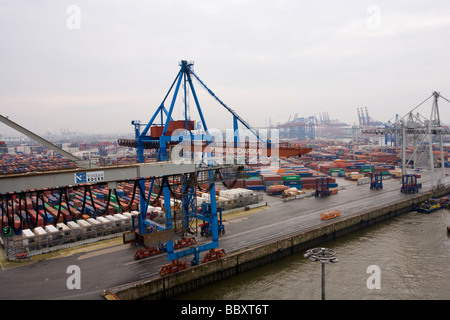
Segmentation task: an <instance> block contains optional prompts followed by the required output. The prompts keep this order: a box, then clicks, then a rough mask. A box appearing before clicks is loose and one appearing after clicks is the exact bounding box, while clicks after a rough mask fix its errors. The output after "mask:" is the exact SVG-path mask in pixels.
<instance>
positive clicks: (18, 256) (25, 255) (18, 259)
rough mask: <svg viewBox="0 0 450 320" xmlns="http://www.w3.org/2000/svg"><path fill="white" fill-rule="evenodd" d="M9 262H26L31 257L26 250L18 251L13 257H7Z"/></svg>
mask: <svg viewBox="0 0 450 320" xmlns="http://www.w3.org/2000/svg"><path fill="white" fill-rule="evenodd" d="M8 261H9V262H28V261H31V258H30V257H29V256H28V252H24V253H18V254H16V255H15V256H14V257H12V258H9V257H8Z"/></svg>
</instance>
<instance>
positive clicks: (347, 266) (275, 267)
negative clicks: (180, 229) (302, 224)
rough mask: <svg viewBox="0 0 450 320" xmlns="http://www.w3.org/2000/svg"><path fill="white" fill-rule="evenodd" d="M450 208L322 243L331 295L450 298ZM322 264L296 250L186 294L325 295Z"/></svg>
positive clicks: (207, 296)
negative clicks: (329, 255)
mask: <svg viewBox="0 0 450 320" xmlns="http://www.w3.org/2000/svg"><path fill="white" fill-rule="evenodd" d="M447 225H450V210H448V209H442V210H439V211H435V212H433V213H431V214H423V213H418V212H416V211H412V212H409V213H406V214H404V215H401V216H398V217H395V218H393V219H390V220H387V221H384V222H382V223H379V224H377V225H374V226H371V227H368V228H366V229H363V230H360V231H357V232H354V233H351V234H349V235H347V236H344V237H342V238H339V239H336V240H333V241H330V242H328V243H324V244H323V245H322V246H323V247H326V248H330V249H333V250H335V251H336V256H337V257H338V258H339V262H338V263H334V264H331V263H330V264H326V265H325V299H327V300H411V299H415V300H447V299H450V281H449V279H448V276H449V271H450V235H449V234H448V232H447ZM321 277H322V275H321V265H320V263H319V262H312V261H310V260H308V259H306V258H305V257H304V256H303V254H296V255H293V256H290V257H288V258H286V259H283V260H281V261H278V262H275V263H271V264H268V265H265V266H263V267H259V268H257V269H254V270H251V271H249V272H245V273H242V274H239V275H237V276H234V277H231V278H229V279H226V280H223V281H220V282H218V283H215V284H213V285H210V286H208V287H205V288H202V289H199V290H196V291H194V292H192V293H190V294H186V295H183V296H180V297H178V299H180V300H184V299H188V300H211V299H213V300H319V299H321Z"/></svg>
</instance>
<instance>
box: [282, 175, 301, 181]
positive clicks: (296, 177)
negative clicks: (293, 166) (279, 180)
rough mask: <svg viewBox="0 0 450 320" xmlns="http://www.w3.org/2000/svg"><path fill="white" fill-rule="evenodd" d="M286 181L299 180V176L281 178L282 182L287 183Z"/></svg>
mask: <svg viewBox="0 0 450 320" xmlns="http://www.w3.org/2000/svg"><path fill="white" fill-rule="evenodd" d="M287 180H300V176H297V175H295V176H283V181H287Z"/></svg>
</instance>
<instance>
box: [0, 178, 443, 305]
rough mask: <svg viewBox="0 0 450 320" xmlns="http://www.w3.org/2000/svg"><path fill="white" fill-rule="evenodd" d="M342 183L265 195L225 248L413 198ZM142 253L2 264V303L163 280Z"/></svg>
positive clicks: (103, 248) (98, 250) (234, 223)
mask: <svg viewBox="0 0 450 320" xmlns="http://www.w3.org/2000/svg"><path fill="white" fill-rule="evenodd" d="M337 182H338V184H339V186H340V187H342V188H343V189H341V190H339V193H338V194H337V195H332V196H329V197H325V198H315V197H309V198H305V199H297V200H292V201H287V202H283V201H282V200H281V199H280V198H278V197H270V196H266V195H265V200H266V201H267V202H268V206H267V207H262V208H258V209H252V210H250V211H243V212H238V213H231V214H226V215H224V217H223V219H225V220H226V222H225V223H224V224H225V229H226V233H225V234H224V235H220V236H219V247H220V248H223V249H225V251H226V252H227V253H231V252H234V251H238V250H242V249H245V248H248V247H252V246H254V245H258V244H262V243H264V242H268V241H271V240H274V239H276V238H279V237H282V236H284V235H288V234H291V233H296V232H298V231H300V230H303V229H308V228H311V227H314V226H318V225H320V224H324V223H326V222H323V221H321V220H320V217H319V216H320V213H323V212H326V211H329V210H334V209H339V210H341V213H342V216H346V215H350V214H353V213H357V212H360V211H364V210H366V209H370V208H372V207H374V206H379V205H387V204H389V203H392V202H395V201H398V200H401V199H404V198H407V197H410V195H407V194H402V193H401V192H400V182H399V180H394V179H393V180H386V181H384V187H383V189H382V190H370V188H369V185H362V186H356V183H355V182H350V181H346V180H344V179H340V178H338V179H337ZM419 182H422V184H423V188H422V189H421V190H420V192H426V191H428V190H429V188H430V183H429V182H428V181H427V176H426V174H425V175H424V174H423V173H422V179H420V180H419ZM448 182H449V181H448V178H447V180H446V183H448ZM196 239H197V241H198V243H199V244H201V243H206V242H209V241H210V239H209V238H205V237H201V236H200V235H198V236H197V237H196ZM136 249H137V247H135V246H132V245H124V244H122V239H121V238H117V239H113V240H108V241H105V242H102V243H96V244H94V245H90V246H86V247H82V248H75V249H71V250H69V249H67V250H61V252H57V253H54V254H47V255H42V256H36V257H33V259H32V261H31V262H29V263H17V262H16V263H12V262H5V260H0V261H2V264H1V269H0V299H1V300H8V299H13V300H22V299H27V300H28V299H31V300H36V299H38V300H47V299H49V300H74V299H76V300H80V299H81V300H102V299H104V297H103V290H105V289H108V288H112V287H117V286H121V285H127V284H130V283H132V282H136V281H140V280H146V279H151V278H154V277H157V276H159V269H160V268H161V266H162V265H164V264H166V263H168V262H169V261H168V260H167V256H166V255H165V254H160V255H156V256H151V257H148V258H145V259H142V260H134V258H133V254H134V252H135V251H136ZM201 257H202V255H201ZM191 259H192V256H191V257H186V258H185V260H186V261H190V260H191ZM70 266H78V267H79V273H75V274H74V273H72V272H71V271H70V269H69V268H70ZM76 274H79V275H80V277H79V282H78V283H79V284H80V288H79V289H78V288H71V287H72V286H71V284H73V283H76V282H73V281H72V278H73V277H74V276H75V275H76ZM68 282H69V284H68Z"/></svg>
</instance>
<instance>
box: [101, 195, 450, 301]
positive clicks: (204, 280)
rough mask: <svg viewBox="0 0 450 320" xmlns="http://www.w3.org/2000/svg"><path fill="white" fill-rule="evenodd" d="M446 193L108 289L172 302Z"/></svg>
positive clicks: (124, 295) (125, 295) (402, 202)
mask: <svg viewBox="0 0 450 320" xmlns="http://www.w3.org/2000/svg"><path fill="white" fill-rule="evenodd" d="M449 193H450V186H446V187H444V188H442V189H439V190H435V191H428V192H424V193H421V194H418V195H411V196H410V197H408V198H407V199H403V200H399V201H396V202H394V203H390V204H386V205H382V206H376V207H374V208H372V209H370V210H365V211H362V212H359V213H355V214H352V215H350V216H343V217H339V218H336V219H333V220H329V221H327V222H321V223H320V225H318V226H316V227H311V228H308V229H306V230H301V231H299V232H297V233H295V234H289V235H284V236H282V237H280V238H278V239H276V240H273V241H271V242H267V243H264V244H260V245H258V246H253V247H250V248H246V249H243V250H240V251H237V252H232V253H229V254H227V255H226V256H225V257H224V258H222V259H220V260H215V261H210V262H208V263H202V264H200V265H198V266H193V267H189V268H187V269H185V270H182V271H179V272H177V273H175V274H171V275H167V276H164V277H155V278H152V279H149V280H144V281H139V282H134V283H131V284H127V285H123V286H119V287H115V288H111V289H109V292H110V293H111V295H112V296H114V297H115V298H116V299H120V300H141V299H146V300H162V299H174V298H176V297H177V296H179V295H182V294H186V293H189V292H192V291H194V290H196V289H199V288H202V287H204V286H207V285H210V284H212V283H215V282H218V281H220V280H222V279H226V278H228V277H231V276H234V275H236V274H239V273H242V272H246V271H249V270H251V269H253V268H256V267H259V266H262V265H264V264H267V263H271V262H274V261H277V260H280V259H283V258H285V257H287V256H289V255H292V254H296V253H302V252H304V251H306V250H307V249H310V248H312V247H315V246H318V245H320V244H322V243H324V242H327V241H330V240H333V239H336V238H338V237H341V236H344V235H346V234H349V233H351V232H354V231H357V230H360V229H362V228H365V227H368V226H371V225H374V224H377V223H379V222H382V221H385V220H386V219H390V218H393V217H395V216H399V215H401V214H404V213H406V212H409V211H411V210H412V209H413V208H414V207H415V206H416V205H417V204H419V203H421V202H423V201H425V200H428V199H430V198H434V197H441V196H444V195H447V194H449Z"/></svg>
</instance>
